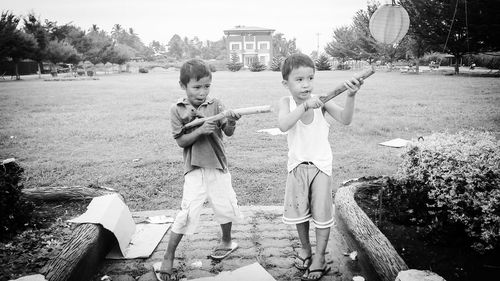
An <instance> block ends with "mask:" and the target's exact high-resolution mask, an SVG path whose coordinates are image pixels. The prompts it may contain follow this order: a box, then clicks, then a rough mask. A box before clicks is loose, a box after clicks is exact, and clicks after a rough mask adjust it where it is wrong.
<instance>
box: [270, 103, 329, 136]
mask: <svg viewBox="0 0 500 281" xmlns="http://www.w3.org/2000/svg"><path fill="white" fill-rule="evenodd" d="M322 105H323V103H322V102H321V101H320V100H319V98H318V97H311V98H310V99H308V100H307V101H305V102H303V103H301V104H299V105H297V107H296V108H295V109H294V110H293V111H291V112H290V101H289V97H282V98H281V99H280V101H279V105H278V107H279V114H278V123H279V129H280V131H282V132H286V131H288V130H290V128H292V127H293V126H294V125H295V123H297V121H299V119H300V117H302V114H304V112H306V111H307V110H308V109H309V108H319V107H321V106H322Z"/></svg>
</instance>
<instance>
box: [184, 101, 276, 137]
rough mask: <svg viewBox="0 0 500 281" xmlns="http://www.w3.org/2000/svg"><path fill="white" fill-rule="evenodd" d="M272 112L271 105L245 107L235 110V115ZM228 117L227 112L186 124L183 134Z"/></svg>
mask: <svg viewBox="0 0 500 281" xmlns="http://www.w3.org/2000/svg"><path fill="white" fill-rule="evenodd" d="M271 111H272V108H271V106H270V105H262V106H254V107H244V108H238V109H234V110H233V112H234V113H238V114H240V115H241V116H243V115H250V114H258V113H268V112H271ZM227 116H228V115H227V111H223V112H221V113H219V114H216V115H212V116H209V117H203V118H198V119H195V120H193V121H191V122H189V123H187V124H185V125H184V126H182V132H185V131H186V130H187V129H190V128H194V127H196V126H200V125H202V124H203V123H205V122H210V121H218V120H222V119H224V118H226V117H227Z"/></svg>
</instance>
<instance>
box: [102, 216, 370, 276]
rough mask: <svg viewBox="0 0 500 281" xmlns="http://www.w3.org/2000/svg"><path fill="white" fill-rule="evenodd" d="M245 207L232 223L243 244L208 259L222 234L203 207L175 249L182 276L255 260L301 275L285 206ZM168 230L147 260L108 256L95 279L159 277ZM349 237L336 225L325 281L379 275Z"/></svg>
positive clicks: (280, 273) (273, 270) (275, 272)
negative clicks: (357, 256)
mask: <svg viewBox="0 0 500 281" xmlns="http://www.w3.org/2000/svg"><path fill="white" fill-rule="evenodd" d="M241 210H242V212H243V214H244V216H245V220H244V221H243V222H241V223H238V224H233V231H232V236H233V241H236V242H237V243H238V244H239V248H238V249H237V250H236V251H235V252H233V253H232V254H231V255H230V256H229V257H227V258H226V259H224V260H222V261H220V262H215V261H212V260H211V259H209V258H208V256H209V255H210V253H211V252H212V249H213V248H214V247H215V246H216V245H217V243H218V241H219V239H220V226H219V225H218V224H217V223H216V222H215V221H214V220H213V213H212V210H211V209H204V210H203V212H202V215H201V222H200V227H199V229H198V231H199V232H198V233H196V234H194V235H189V236H184V238H183V239H182V241H181V243H180V244H179V246H178V248H177V251H176V262H175V264H174V266H175V267H176V268H178V269H180V271H181V272H182V275H183V276H184V277H185V278H187V279H184V280H191V279H195V278H200V277H208V276H214V275H216V274H218V273H219V272H221V271H232V270H235V269H237V268H240V267H242V266H245V265H249V264H252V263H255V262H258V263H259V264H260V265H261V266H262V267H263V268H265V269H266V270H267V272H269V273H270V274H271V275H272V276H273V277H274V278H275V279H276V280H278V281H281V280H300V276H301V275H302V274H303V272H301V271H299V270H298V269H296V268H295V267H294V266H293V255H294V249H296V248H298V247H299V246H300V243H299V240H298V236H297V232H296V230H295V227H294V226H291V225H286V224H284V223H283V222H282V221H281V215H282V207H281V206H242V207H241ZM176 213H177V210H159V211H144V212H136V213H133V217H134V219H135V220H136V221H141V220H144V218H146V217H149V216H157V215H167V216H171V217H175V214H176ZM337 220H338V218H337ZM311 228H312V227H311ZM169 234H170V230H169V231H168V232H167V234H166V235H165V236H164V237H163V239H162V240H161V242H160V243H159V244H158V246H157V247H156V249H155V250H154V252H153V253H152V255H151V256H150V257H149V258H148V259H133V260H105V261H104V262H103V263H102V266H101V268H100V269H99V273H98V275H97V276H96V279H95V280H101V277H102V276H104V275H108V276H110V277H111V279H112V280H113V281H118V280H131V281H132V280H139V281H155V280H156V278H155V276H154V274H153V271H152V265H153V263H155V262H158V261H161V260H162V258H163V254H164V251H165V250H166V248H167V243H168V236H169ZM310 235H311V242H312V244H313V247H314V245H315V240H316V239H315V235H314V229H313V228H312V229H311V233H310ZM346 238H348V237H346V236H345V234H341V233H340V231H339V230H338V228H337V227H334V228H332V231H331V234H330V240H329V243H328V251H327V252H328V253H327V262H328V263H329V265H330V266H331V267H332V270H331V271H330V272H329V273H328V275H327V276H325V277H323V279H321V280H324V281H330V280H352V277H353V276H357V275H359V276H363V277H364V278H365V279H366V280H368V281H372V280H376V278H375V277H374V276H373V274H370V273H369V270H368V269H367V268H366V266H363V265H362V264H361V262H360V261H359V260H352V259H351V258H350V257H349V256H346V255H344V253H350V252H351V251H353V249H351V248H349V247H348V243H347V241H346V240H347V239H346ZM313 252H314V248H313ZM200 262H201V266H200ZM182 275H181V276H182Z"/></svg>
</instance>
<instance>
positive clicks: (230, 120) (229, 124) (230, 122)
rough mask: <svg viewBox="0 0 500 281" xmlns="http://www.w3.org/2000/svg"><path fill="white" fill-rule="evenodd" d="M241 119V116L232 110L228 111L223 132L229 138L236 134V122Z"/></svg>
mask: <svg viewBox="0 0 500 281" xmlns="http://www.w3.org/2000/svg"><path fill="white" fill-rule="evenodd" d="M240 118H241V115H240V114H238V113H235V112H234V111H232V110H227V111H226V118H225V122H224V123H223V124H222V131H223V132H224V134H225V135H226V136H228V137H230V136H232V135H233V134H234V130H235V128H236V121H237V120H238V119H240Z"/></svg>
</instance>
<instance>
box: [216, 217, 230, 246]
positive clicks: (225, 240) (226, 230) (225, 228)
mask: <svg viewBox="0 0 500 281" xmlns="http://www.w3.org/2000/svg"><path fill="white" fill-rule="evenodd" d="M232 226H233V223H232V222H228V223H225V224H221V225H220V228H221V230H222V240H221V241H220V244H219V247H218V248H220V249H228V248H231V241H232V238H231V228H232Z"/></svg>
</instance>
